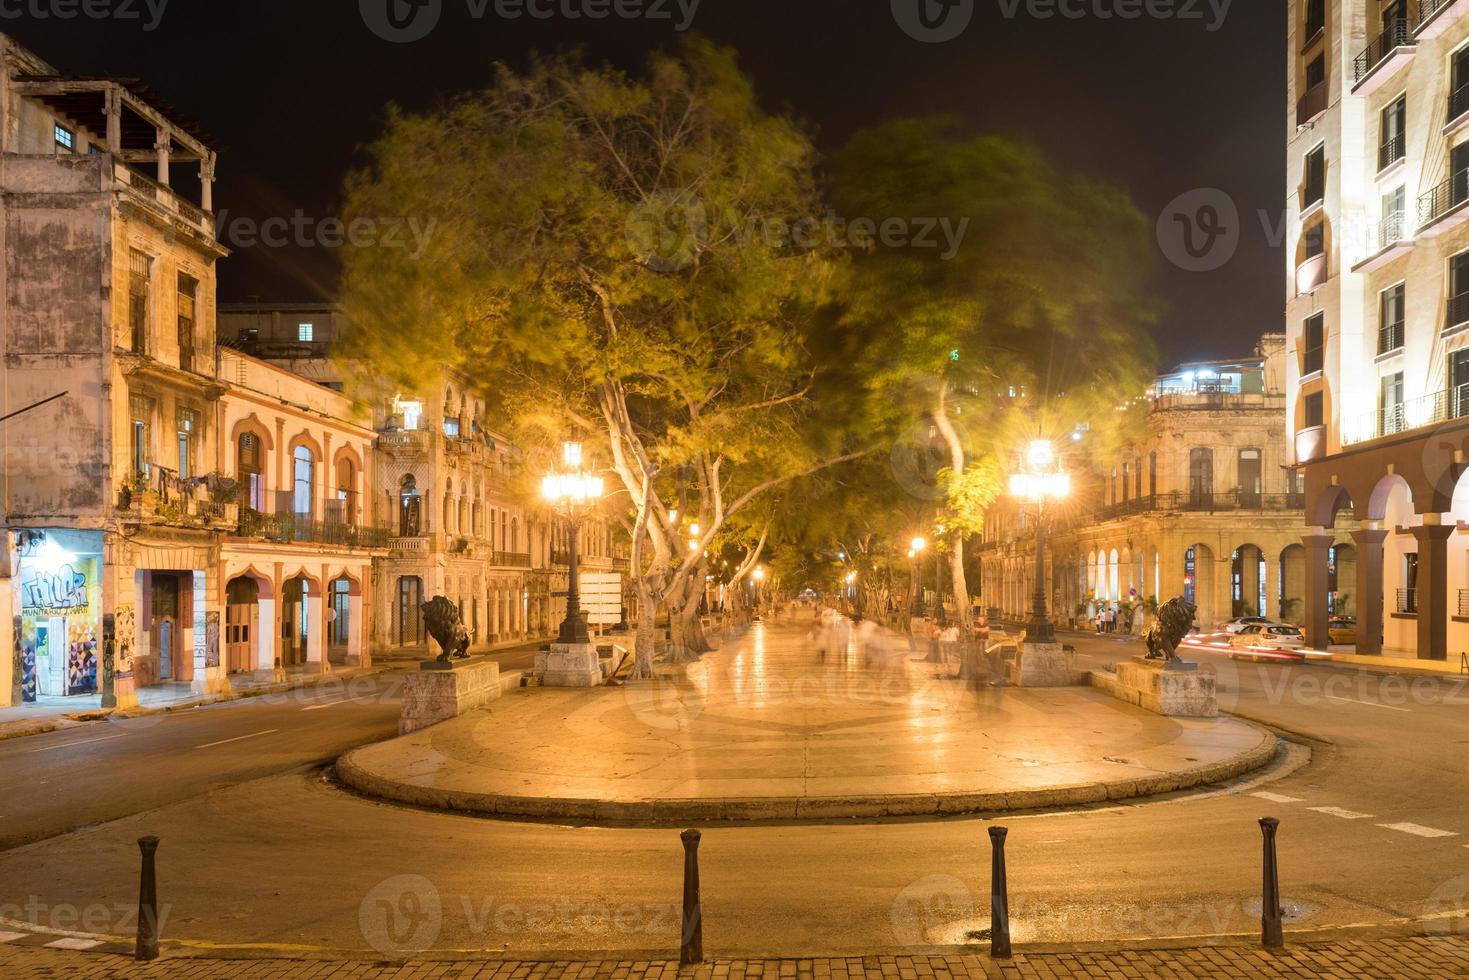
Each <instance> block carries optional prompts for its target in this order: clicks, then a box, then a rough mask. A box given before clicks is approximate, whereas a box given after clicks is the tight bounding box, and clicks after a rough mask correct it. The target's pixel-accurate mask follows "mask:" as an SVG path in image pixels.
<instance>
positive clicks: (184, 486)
mask: <svg viewBox="0 0 1469 980" xmlns="http://www.w3.org/2000/svg"><path fill="white" fill-rule="evenodd" d="M235 493H236V491H235V488H234V485H233V482H232V481H226V480H222V479H220V478H218V477H203V478H199V479H187V480H185V479H180V478H179V477H178V475H177V474H175V473H174V472H173V471H172V470H166V469H164V468H163V467H161V466H152V467H150V468H149V471H148V472H147V473H146V474H138V475H135V476H133V478H132V479H131V480H129V481H128V483H127V485H126V486H125V487H123V489H122V492H121V493H120V494H119V496H118V511H119V515H118V516H119V517H120V518H121V519H122V520H123V521H125V522H127V523H130V524H144V525H150V526H165V527H181V528H194V529H199V530H213V531H224V530H233V529H234V527H235V525H236V524H237V523H238V522H239V515H240V506H239V504H238V503H236V502H235Z"/></svg>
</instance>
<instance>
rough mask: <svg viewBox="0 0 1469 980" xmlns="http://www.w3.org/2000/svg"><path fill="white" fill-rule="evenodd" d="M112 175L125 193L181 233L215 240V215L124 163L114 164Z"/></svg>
mask: <svg viewBox="0 0 1469 980" xmlns="http://www.w3.org/2000/svg"><path fill="white" fill-rule="evenodd" d="M112 175H113V178H114V179H115V180H116V181H117V183H118V185H119V188H120V189H121V190H122V191H123V193H125V194H126V195H127V196H128V197H129V198H131V199H133V200H134V201H136V202H138V203H140V204H141V205H142V206H143V207H145V208H147V209H148V210H149V211H154V212H159V213H161V216H162V217H164V218H167V219H169V220H170V221H173V222H176V223H177V225H176V227H178V229H179V230H181V231H184V232H186V233H188V234H190V235H192V236H194V237H200V236H202V237H204V238H206V239H208V240H210V241H213V240H214V238H215V228H214V216H213V215H212V214H210V213H208V212H206V211H204V210H202V209H200V208H197V207H195V206H194V205H193V204H191V203H189V201H187V200H185V199H184V197H183V196H182V195H181V194H179V193H178V192H177V191H175V190H174V189H173V188H171V187H165V186H164V185H162V184H160V183H158V181H156V180H154V179H153V178H151V177H148V176H146V175H144V174H143V173H141V172H140V171H137V170H134V169H133V168H132V167H129V166H128V165H127V164H125V163H120V162H115V163H114V164H113V167H112Z"/></svg>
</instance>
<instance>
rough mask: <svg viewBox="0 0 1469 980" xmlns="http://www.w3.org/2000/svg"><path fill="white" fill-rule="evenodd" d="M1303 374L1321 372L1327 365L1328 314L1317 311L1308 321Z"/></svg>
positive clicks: (1302, 367)
mask: <svg viewBox="0 0 1469 980" xmlns="http://www.w3.org/2000/svg"><path fill="white" fill-rule="evenodd" d="M1304 341H1305V342H1304V345H1303V346H1304V349H1303V351H1302V356H1301V374H1302V375H1306V376H1309V375H1312V374H1319V373H1320V372H1321V369H1322V368H1323V367H1325V366H1326V314H1325V313H1317V314H1316V315H1315V316H1313V317H1311V318H1310V319H1309V320H1307V321H1306V329H1305V336H1304Z"/></svg>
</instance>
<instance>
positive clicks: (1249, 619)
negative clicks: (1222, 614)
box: [1224, 616, 1270, 634]
mask: <svg viewBox="0 0 1469 980" xmlns="http://www.w3.org/2000/svg"><path fill="white" fill-rule="evenodd" d="M1269 625H1270V620H1268V619H1266V618H1265V617H1264V616H1241V617H1240V618H1239V619H1231V620H1230V621H1229V622H1227V623H1225V624H1224V632H1226V633H1230V634H1234V633H1239V632H1242V631H1243V630H1244V629H1245V627H1247V626H1269Z"/></svg>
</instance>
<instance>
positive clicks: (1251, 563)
mask: <svg viewBox="0 0 1469 980" xmlns="http://www.w3.org/2000/svg"><path fill="white" fill-rule="evenodd" d="M1230 561H1231V566H1232V567H1231V568H1230V575H1231V578H1230V613H1229V614H1230V616H1231V617H1239V616H1265V617H1267V618H1268V617H1269V616H1270V603H1269V595H1268V591H1267V581H1268V578H1267V575H1266V569H1265V552H1264V551H1263V550H1262V549H1261V548H1259V547H1258V546H1256V545H1253V544H1245V545H1240V546H1239V547H1238V548H1236V549H1235V550H1234V554H1233V555H1231V556H1230Z"/></svg>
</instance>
